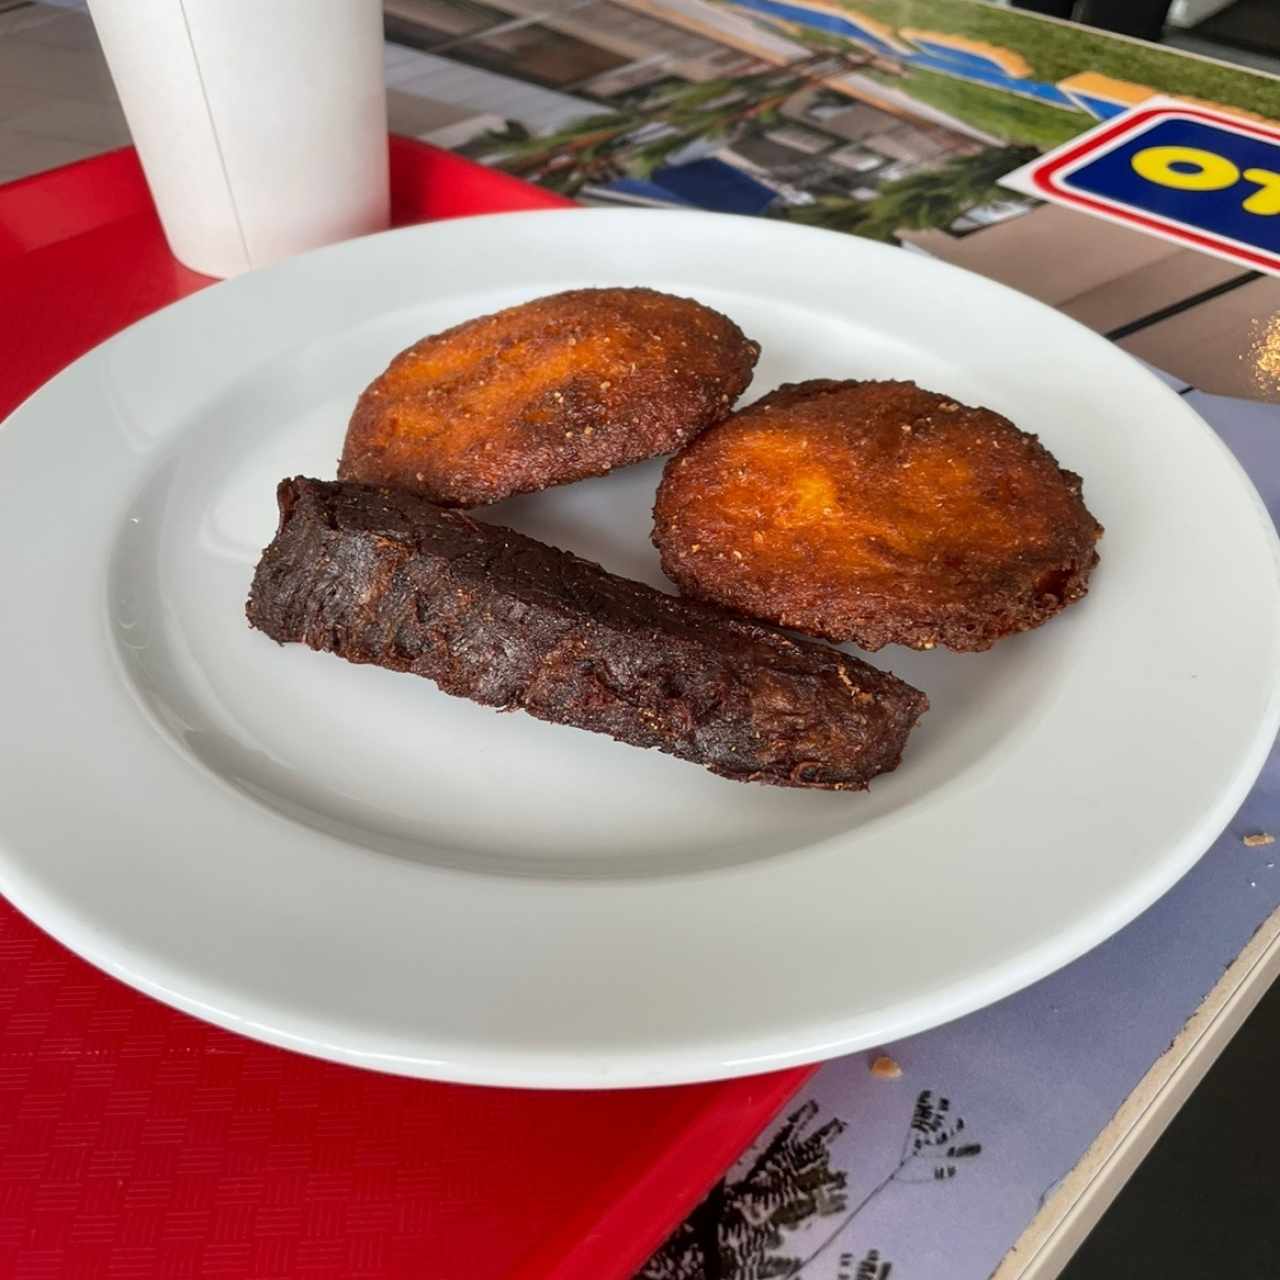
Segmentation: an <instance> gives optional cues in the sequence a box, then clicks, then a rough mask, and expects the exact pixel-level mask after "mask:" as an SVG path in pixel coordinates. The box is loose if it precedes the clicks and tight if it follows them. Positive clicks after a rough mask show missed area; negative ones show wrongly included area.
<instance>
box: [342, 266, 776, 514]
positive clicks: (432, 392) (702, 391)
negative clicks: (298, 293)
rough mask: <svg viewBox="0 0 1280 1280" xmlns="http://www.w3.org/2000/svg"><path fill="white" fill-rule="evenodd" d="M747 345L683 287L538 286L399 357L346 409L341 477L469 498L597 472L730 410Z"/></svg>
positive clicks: (438, 497) (750, 346)
mask: <svg viewBox="0 0 1280 1280" xmlns="http://www.w3.org/2000/svg"><path fill="white" fill-rule="evenodd" d="M759 354H760V348H759V345H758V344H757V343H755V342H752V341H750V340H749V339H748V338H747V337H746V336H745V335H744V334H743V333H742V330H741V329H739V328H738V326H737V325H736V324H734V323H733V321H732V320H730V319H729V318H728V317H727V316H722V315H721V314H720V313H719V312H718V311H713V310H711V308H710V307H704V306H702V304H701V303H698V302H694V301H693V300H692V299H689V298H675V297H672V296H671V295H670V294H665V293H658V292H657V291H655V290H653V289H575V290H572V291H571V292H568V293H557V294H553V295H552V296H550V297H546V298H539V299H537V300H536V301H534V302H527V303H524V304H523V305H521V306H518V307H510V308H508V309H507V310H506V311H499V312H497V313H496V314H495V315H491V316H482V317H480V318H479V319H476V320H469V321H467V322H466V323H465V324H460V325H458V326H457V327H456V328H453V329H449V330H446V331H445V332H444V333H439V334H436V335H435V336H434V337H431V338H424V339H423V340H422V341H421V342H418V343H416V344H415V345H414V346H412V347H410V348H409V349H408V350H407V351H403V352H401V353H400V355H398V356H396V358H395V359H394V360H393V361H392V362H391V365H390V367H389V368H388V369H387V370H386V372H385V373H383V374H382V375H381V377H379V378H378V379H377V380H376V381H374V382H373V383H372V384H371V385H370V386H369V387H368V388H367V389H366V391H365V392H364V394H363V395H362V396H361V397H360V400H359V402H358V404H357V405H356V409H355V412H354V414H353V415H352V417H351V423H350V426H349V427H348V429H347V439H346V444H345V446H344V448H343V453H342V460H341V462H340V463H339V466H338V476H339V478H340V479H343V480H355V481H360V482H363V483H366V484H381V485H391V486H394V487H395V488H399V489H408V490H410V491H411V492H414V493H418V494H422V495H423V496H425V497H428V498H430V499H432V501H434V502H437V503H440V504H442V505H444V506H455V507H474V506H481V505H483V504H485V503H490V502H497V501H498V500H499V499H501V498H506V497H509V496H510V495H511V494H515V493H531V492H533V491H535V490H538V489H545V488H547V487H548V486H550V485H555V484H566V483H568V482H569V481H571V480H581V479H583V478H584V477H586V476H595V475H602V474H603V473H604V472H606V471H611V470H612V469H613V468H614V467H621V466H625V465H626V464H627V463H631V462H639V461H641V460H642V459H644V458H651V457H654V456H655V455H656V454H660V453H669V452H670V451H671V450H672V449H676V448H678V447H679V446H680V445H681V444H683V443H684V442H685V441H687V440H690V439H692V438H693V437H694V436H695V435H697V434H698V433H699V432H700V431H702V430H703V429H704V428H706V427H709V426H710V425H711V424H712V423H714V422H719V421H720V420H721V419H722V418H724V417H726V416H727V415H728V414H729V412H730V411H731V410H732V408H733V404H734V401H736V400H737V398H738V397H739V396H740V395H741V394H742V392H743V391H744V390H745V388H746V386H747V383H749V382H750V381H751V372H752V370H753V369H754V367H755V363H756V358H757V357H758V356H759Z"/></svg>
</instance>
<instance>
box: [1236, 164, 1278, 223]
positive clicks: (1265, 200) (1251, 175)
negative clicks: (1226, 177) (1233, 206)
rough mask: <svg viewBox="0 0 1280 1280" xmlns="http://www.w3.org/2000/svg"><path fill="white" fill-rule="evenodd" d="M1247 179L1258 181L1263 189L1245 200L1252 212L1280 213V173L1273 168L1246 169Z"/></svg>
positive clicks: (1247, 207) (1248, 180)
mask: <svg viewBox="0 0 1280 1280" xmlns="http://www.w3.org/2000/svg"><path fill="white" fill-rule="evenodd" d="M1244 176H1245V181H1247V182H1256V183H1257V184H1258V186H1259V187H1261V188H1262V190H1261V191H1255V192H1254V193H1253V195H1251V196H1250V197H1249V198H1248V199H1247V200H1246V201H1245V202H1244V207H1245V208H1246V209H1248V210H1249V212H1250V213H1280V173H1276V172H1274V171H1273V170H1271V169H1246V170H1245V171H1244Z"/></svg>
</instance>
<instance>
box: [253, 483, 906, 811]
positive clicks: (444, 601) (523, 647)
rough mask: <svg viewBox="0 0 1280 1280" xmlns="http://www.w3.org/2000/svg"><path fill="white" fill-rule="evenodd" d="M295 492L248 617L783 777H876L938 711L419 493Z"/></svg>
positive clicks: (542, 711) (451, 687)
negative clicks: (923, 718) (919, 723)
mask: <svg viewBox="0 0 1280 1280" xmlns="http://www.w3.org/2000/svg"><path fill="white" fill-rule="evenodd" d="M277 500H278V502H279V506H280V527H279V529H278V531H277V533H276V537H275V540H274V541H273V542H272V543H271V545H270V546H269V547H267V549H266V550H265V551H264V552H263V553H262V559H261V561H260V562H259V564H258V568H257V571H256V573H255V574H254V579H253V587H252V590H251V592H250V595H249V603H248V606H247V613H248V617H249V622H250V623H251V625H253V626H255V627H258V628H259V629H261V630H262V631H265V632H266V633H267V634H268V635H269V636H271V637H273V638H274V639H276V640H278V641H280V642H281V643H284V642H285V641H300V642H301V643H303V644H306V645H310V646H311V648H313V649H321V650H327V651H328V652H331V653H336V654H339V655H340V656H342V657H344V658H346V659H347V660H348V661H350V662H372V663H376V664H378V665H379V666H383V667H390V668H391V669H392V670H395V671H410V672H413V673H414V674H416V675H420V676H426V677H428V678H429V679H431V680H434V681H435V682H436V684H438V685H439V686H440V688H441V689H443V690H444V691H445V692H446V693H451V694H454V695H456V696H458V697H463V698H470V699H472V700H473V701H475V702H480V703H483V704H485V705H486V706H491V707H502V708H504V709H507V710H514V709H516V708H520V709H522V710H524V711H527V712H528V713H529V714H530V715H534V716H537V717H538V718H539V719H541V720H550V721H552V722H554V723H557V724H569V725H576V726H577V727H578V728H580V729H590V730H592V731H594V732H596V733H606V734H609V735H610V736H611V737H613V738H617V739H619V740H620V741H622V742H629V743H631V744H633V745H634V746H638V747H657V748H658V749H659V750H660V751H667V752H670V753H671V754H672V755H676V756H680V757H681V758H682V759H685V760H692V761H694V762H696V763H697V764H701V765H705V766H706V767H707V768H708V769H710V770H712V772H714V773H718V774H721V775H723V776H724V777H726V778H734V779H738V780H741V781H758V782H770V783H774V784H775V785H778V786H791V787H819V788H822V789H825V790H832V791H846V790H858V789H861V788H864V787H865V786H866V785H867V781H868V780H869V779H870V778H872V777H874V776H875V775H876V774H878V773H884V772H886V771H887V770H889V769H893V768H895V767H896V766H897V764H898V761H899V759H900V757H901V755H902V748H903V744H904V743H905V742H906V739H907V734H908V733H910V731H911V728H912V726H913V725H914V724H915V722H916V720H917V719H918V718H919V716H920V715H921V714H922V712H923V711H924V710H925V708H926V707H927V706H928V700H927V699H926V698H925V696H924V694H922V693H921V692H920V691H919V690H917V689H913V688H912V687H911V686H910V685H909V684H906V683H904V682H903V681H901V680H899V679H897V678H896V677H894V676H892V675H890V674H889V673H888V672H885V671H877V670H876V669H875V668H874V667H871V666H868V665H867V664H866V663H865V662H860V661H858V659H857V658H851V657H849V656H847V655H846V654H843V653H840V652H838V651H837V650H835V649H829V648H828V647H827V646H826V645H820V644H812V643H808V642H796V641H794V640H792V639H790V638H789V637H787V636H784V635H782V634H781V633H780V632H777V631H774V630H773V629H772V628H770V627H764V626H759V625H757V624H756V623H752V622H744V621H742V620H740V619H737V618H733V617H731V616H729V615H727V614H725V613H722V612H721V611H720V610H719V609H715V608H712V607H711V606H709V605H703V604H697V603H694V602H692V601H688V600H681V599H678V598H677V597H675V596H670V595H667V594H665V593H664V592H661V591H655V590H654V589H653V588H652V587H648V586H645V585H643V584H642V583H639V582H631V581H629V580H628V579H626V578H619V577H617V576H615V575H614V574H611V573H607V572H606V571H605V570H604V569H602V568H601V567H600V566H599V565H596V564H591V563H589V562H588V561H586V560H581V559H579V558H578V557H577V556H575V555H571V554H570V553H569V552H567V551H560V550H558V549H557V548H555V547H549V546H547V545H545V544H544V543H541V542H535V541H534V540H533V539H532V538H526V537H524V536H523V535H522V534H519V533H515V532H513V531H512V530H510V529H503V528H500V527H499V526H497V525H490V524H483V523H481V522H480V521H477V520H473V519H472V518H471V517H469V516H466V515H463V514H462V513H460V512H457V511H446V510H442V509H441V508H439V507H435V506H433V505H432V504H431V503H429V502H427V501H426V500H425V499H422V498H417V497H415V496H414V495H412V494H409V493H404V492H402V491H398V490H388V489H374V488H370V487H367V486H365V485H356V484H343V483H341V482H337V483H335V482H325V481H320V480H307V479H304V478H302V477H297V478H296V479H293V480H284V481H282V482H281V483H280V486H279V489H278V492H277ZM501 785H502V780H501V778H495V779H494V786H495V789H496V790H495V794H497V793H498V792H500V791H501Z"/></svg>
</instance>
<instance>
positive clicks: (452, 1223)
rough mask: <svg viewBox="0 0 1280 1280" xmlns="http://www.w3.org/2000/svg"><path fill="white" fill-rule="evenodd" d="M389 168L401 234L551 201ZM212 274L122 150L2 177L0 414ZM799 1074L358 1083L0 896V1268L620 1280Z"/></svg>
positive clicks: (470, 170)
mask: <svg viewBox="0 0 1280 1280" xmlns="http://www.w3.org/2000/svg"><path fill="white" fill-rule="evenodd" d="M391 162H392V163H391V177H392V207H393V216H394V219H395V221H396V222H397V223H409V222H420V221H424V220H427V219H431V218H445V217H457V216H460V215H464V214H471V213H483V212H493V211H498V210H509V209H538V208H552V207H557V206H561V205H563V204H565V203H567V202H566V201H564V200H562V199H561V198H560V197H558V196H555V195H553V194H551V193H549V192H546V191H542V190H539V189H538V188H536V187H531V186H528V185H527V184H525V183H523V182H520V181H518V180H516V179H513V178H511V177H508V176H507V175H505V174H500V173H495V172H492V171H490V170H487V169H484V168H481V167H480V166H477V165H474V164H471V163H470V162H468V161H466V160H462V159H460V158H459V157H457V156H453V155H450V154H448V153H446V152H441V151H437V150H435V149H434V148H431V147H427V146H425V145H423V144H421V143H417V142H413V141H411V140H408V139H402V138H393V139H392V140H391ZM211 283H212V281H210V280H209V279H208V278H207V277H204V276H200V275H196V274H195V273H194V272H191V271H188V270H187V269H186V268H184V267H182V266H180V265H179V264H178V263H177V262H175V261H174V259H173V258H172V257H171V256H170V254H169V252H168V249H167V247H166V245H165V242H164V237H163V235H162V233H161V230H160V224H159V221H158V219H157V217H156V214H155V210H154V207H153V206H152V203H151V199H150V196H149V194H148V192H147V188H146V184H145V182H144V180H143V177H142V171H141V169H140V167H139V165H138V162H137V158H136V156H135V154H134V153H133V151H132V150H128V149H126V150H123V151H115V152H111V153H109V154H107V155H104V156H99V157H96V158H94V159H92V160H87V161H83V162H81V163H79V164H75V165H70V166H67V167H66V168H63V169H57V170H53V171H51V172H49V173H45V174H39V175H36V176H35V177H32V178H26V179H23V180H21V181H19V182H15V183H11V184H9V185H8V186H3V187H0V350H3V353H4V354H3V357H2V358H0V416H3V415H5V414H7V413H8V412H9V411H10V410H11V409H12V408H13V407H14V406H15V405H17V404H18V403H19V402H20V401H21V400H22V399H24V398H25V397H26V396H27V395H29V394H30V393H31V392H32V391H33V390H35V388H36V387H38V386H39V385H40V384H41V383H42V382H44V381H45V380H46V379H48V378H49V377H51V376H52V375H53V374H55V373H56V372H57V371H58V370H59V369H61V368H62V367H63V366H64V365H66V364H67V363H69V362H70V361H71V360H73V359H75V357H76V356H78V355H81V354H82V353H83V352H85V351H87V350H88V349H89V348H90V347H92V346H94V345H95V344H96V343H98V342H101V341H102V340H103V339H104V338H106V337H108V336H109V335H110V334H112V333H114V332H116V331H117V330H119V329H122V328H124V327H125V326H126V325H128V324H130V323H131V322H133V321H134V320H137V319H139V318H140V317H142V316H144V315H147V314H148V313H149V312H152V311H155V310H156V309H157V308H159V307H162V306H164V305H165V304H166V303H169V302H172V301H174V300H175V299H178V298H181V297H183V296H185V295H186V294H189V293H193V292H194V291H195V290H197V289H201V288H204V287H205V286H207V285H209V284H211ZM68 465H71V466H74V465H75V464H74V459H69V460H68ZM808 1074H809V1072H808V1071H807V1070H794V1071H787V1072H781V1073H778V1074H775V1075H771V1076H762V1077H757V1078H754V1079H748V1080H737V1081H731V1082H727V1083H723V1084H712V1085H698V1086H690V1087H686V1088H676V1089H654V1090H635V1091H629V1092H612V1093H533V1092H526V1091H517V1090H504V1089H477V1088H467V1087H463V1086H458V1085H439V1084H430V1083H424V1082H422V1081H414V1080H405V1079H401V1078H399V1077H396V1076H388V1075H381V1074H378V1073H375V1072H369V1071H360V1070H356V1069H354V1068H350V1067H343V1066H338V1065H336V1064H333V1063H327V1062H321V1061H318V1060H315V1059H312V1058H307V1057H303V1056H301V1055H298V1054H294V1053H289V1052H287V1051H285V1050H281V1049H276V1048H272V1047H270V1046H268V1045H262V1044H258V1043H257V1042H256V1041H252V1040H246V1039H244V1038H242V1037H240V1036H236V1035H232V1034H231V1033H229V1032H226V1031H222V1030H220V1029H218V1028H216V1027H211V1026H208V1025H207V1024H205V1023H203V1022H200V1021H197V1020H196V1019H194V1018H191V1017H188V1016H187V1015H186V1014H182V1013H178V1012H177V1011H175V1010H172V1009H169V1008H167V1007H166V1006H164V1005H161V1004H158V1003H156V1002H155V1001H153V1000H151V999H149V998H148V997H146V996H143V995H140V994H139V993H137V992H135V991H133V990H132V989H130V988H128V987H125V986H122V985H121V984H120V983H118V982H116V981H115V980H114V979H112V978H108V977H107V976H105V975H104V974H102V973H100V972H98V971H97V970H96V969H94V968H92V967H91V966H89V965H88V964H86V963H84V962H83V961H81V960H79V959H78V958H77V957H75V956H74V955H72V954H71V953H70V952H69V951H67V950H66V949H65V948H63V947H62V946H61V945H59V944H58V943H57V942H55V941H53V940H52V939H51V938H49V937H47V936H46V935H45V934H43V933H42V932H40V930H38V929H37V928H36V927H35V926H34V925H32V924H31V923H30V922H29V921H28V920H26V919H25V918H24V917H23V916H21V915H20V914H19V913H18V912H17V911H15V910H14V909H13V908H12V907H11V906H9V905H8V904H7V903H4V902H3V901H0V1275H2V1276H5V1277H15V1278H22V1280H37V1278H39V1280H44V1278H46V1277H47V1278H48V1280H54V1278H56V1280H68V1278H69V1277H72V1278H76V1277H84V1278H85V1280H89V1278H90V1277H92V1278H93V1280H100V1278H102V1280H126V1278H133V1277H144V1276H145V1277H153V1276H164V1277H190V1278H192V1280H197V1278H201V1280H213V1278H215V1277H237V1278H239V1277H279V1276H307V1277H314V1278H315V1280H327V1278H329V1277H332V1278H333V1280H339V1278H340V1280H358V1278H363V1277H368V1278H370V1280H372V1278H373V1277H390V1276H400V1277H406V1278H408V1277H412V1278H413V1280H490V1277H494V1278H496V1277H510V1278H513V1280H534V1278H535V1277H536V1278H537V1280H615V1278H616V1280H622V1278H624V1277H627V1276H630V1275H631V1274H632V1273H633V1272H634V1271H635V1269H636V1268H637V1267H638V1266H640V1265H641V1264H642V1263H643V1262H644V1260H645V1258H646V1257H647V1255H648V1253H649V1251H650V1250H651V1249H652V1248H654V1247H655V1246H656V1245H657V1244H658V1243H660V1241H661V1240H662V1239H663V1237H664V1236H665V1235H666V1233H667V1232H669V1231H670V1230H671V1229H672V1228H673V1227H674V1226H675V1225H676V1224H677V1223H678V1222H679V1221H680V1220H681V1218H682V1217H683V1216H684V1215H685V1214H686V1213H687V1212H688V1211H689V1209H691V1208H692V1207H693V1206H694V1204H696V1202H697V1201H698V1199H699V1198H700V1197H701V1196H702V1195H703V1194H704V1193H705V1192H706V1190H707V1189H708V1188H709V1187H710V1185H711V1184H712V1183H713V1182H714V1181H715V1179H716V1178H717V1177H718V1176H719V1175H720V1173H721V1172H722V1171H723V1170H724V1169H725V1167H727V1165H728V1164H729V1163H731V1162H732V1160H733V1159H734V1158H735V1157H736V1156H737V1155H738V1153H739V1152H740V1151H741V1150H742V1149H743V1148H744V1147H745V1146H746V1145H747V1144H748V1143H749V1142H750V1141H751V1140H752V1138H754V1137H755V1135H756V1134H757V1133H758V1132H759V1130H760V1129H761V1128H763V1126H764V1125H765V1124H766V1123H767V1122H768V1120H769V1119H770V1118H771V1117H772V1116H773V1115H774V1114H775V1112H776V1111H777V1109H778V1108H779V1107H780V1106H781V1105H782V1104H783V1102H784V1101H785V1100H786V1099H787V1097H789V1096H790V1094H791V1093H792V1092H793V1091H794V1090H795V1089H796V1088H797V1087H798V1086H799V1085H800V1084H801V1083H802V1081H803V1080H804V1079H805V1078H806V1077H807V1076H808Z"/></svg>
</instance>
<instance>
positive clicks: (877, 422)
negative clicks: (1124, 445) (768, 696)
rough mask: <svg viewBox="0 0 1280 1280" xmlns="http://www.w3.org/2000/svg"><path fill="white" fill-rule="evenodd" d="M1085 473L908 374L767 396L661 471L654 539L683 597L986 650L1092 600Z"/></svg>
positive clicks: (888, 637) (794, 387)
mask: <svg viewBox="0 0 1280 1280" xmlns="http://www.w3.org/2000/svg"><path fill="white" fill-rule="evenodd" d="M1101 535H1102V526H1101V525H1100V524H1099V523H1098V522H1097V521H1096V520H1095V519H1094V518H1093V516H1091V515H1090V514H1089V512H1088V510H1087V509H1086V508H1085V505H1084V501H1083V499H1082V498H1081V481H1080V477H1079V476H1077V475H1074V474H1073V473H1072V472H1070V471H1064V470H1063V469H1062V468H1061V467H1059V466H1058V464H1057V462H1056V461H1055V460H1054V458H1053V455H1052V454H1051V453H1049V451H1048V450H1047V449H1045V448H1044V446H1043V445H1041V444H1040V443H1039V441H1038V440H1037V439H1036V437H1035V436H1033V435H1028V434H1027V433H1026V432H1024V431H1019V430H1018V428H1017V427H1015V426H1014V425H1013V424H1012V423H1011V422H1009V420H1008V419H1007V418H1002V417H1001V416H1000V415H999V414H998V413H993V412H992V411H991V410H989V409H975V408H970V407H969V406H967V405H962V404H957V403H956V402H955V401H954V400H951V399H948V398H947V397H946V396H941V395H935V394H934V393H933V392H931V391H925V390H922V389H921V388H920V387H917V386H916V385H915V383H913V382H836V381H827V380H818V381H812V382H801V383H795V384H791V385H788V386H784V387H781V388H779V389H778V390H777V391H775V392H773V393H772V394H770V395H767V396H765V397H764V398H763V399H761V400H759V401H757V402H756V403H755V404H753V405H750V406H749V407H748V408H746V409H744V410H743V411H742V412H740V413H737V414H734V416H733V417H731V418H729V419H728V420H727V421H725V422H723V423H721V424H720V425H719V426H717V427H715V428H713V429H712V430H710V431H708V432H706V433H705V434H704V435H702V436H700V437H699V438H698V439H697V440H695V441H693V442H692V443H690V444H689V445H688V446H687V447H686V448H684V449H682V450H681V451H680V452H679V453H678V454H677V455H676V456H675V457H674V458H672V459H671V460H670V462H668V464H667V467H666V471H665V473H664V475H663V478H662V483H661V485H660V487H659V489H658V500H657V505H656V506H655V508H654V533H653V540H654V543H655V544H656V545H657V547H658V550H659V551H660V552H661V555H662V566H663V568H664V570H665V571H666V573H667V574H668V576H669V577H671V578H672V579H673V580H674V581H675V582H677V583H678V584H679V586H680V589H681V590H682V591H683V592H685V593H686V594H688V595H691V596H694V597H697V598H699V599H703V600H711V601H715V602H716V603H718V604H722V605H727V606H729V607H730V608H733V609H737V610H740V611H741V612H743V613H746V614H751V615H752V616H754V617H758V618H765V619H768V620H769V621H771V622H777V623H780V624H782V625H783V626H787V627H791V628H794V629H795V630H797V631H805V632H809V633H810V634H813V635H820V636H825V637H827V638H828V639H830V640H852V641H854V642H855V643H856V644H858V645H860V646H861V647H862V648H864V649H879V648H880V647H881V646H882V645H885V644H891V643H896V644H905V645H911V646H912V647H914V648H917V649H928V648H932V647H933V646H934V645H935V644H943V645H946V646H947V647H948V648H951V649H962V650H974V649H987V648H990V646H991V645H992V644H993V643H994V642H995V641H996V640H998V639H1000V637H1002V636H1007V635H1010V634H1012V633H1013V632H1016V631H1025V630H1027V629H1028V628H1031V627H1038V626H1039V625H1040V624H1041V623H1043V622H1045V621H1047V620H1048V619H1049V618H1051V617H1053V615H1054V614H1056V613H1058V612H1059V611H1060V610H1061V609H1063V608H1064V607H1065V606H1066V605H1068V604H1070V603H1071V602H1072V601H1074V600H1078V599H1080V598H1081V597H1082V596H1083V595H1084V594H1085V592H1086V590H1087V584H1088V580H1089V574H1090V571H1091V570H1092V569H1093V566H1094V565H1095V564H1096V563H1097V561H1098V555H1097V552H1096V550H1095V549H1094V544H1095V543H1096V542H1097V540H1098V538H1099V537H1101Z"/></svg>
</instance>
